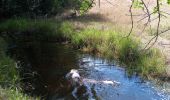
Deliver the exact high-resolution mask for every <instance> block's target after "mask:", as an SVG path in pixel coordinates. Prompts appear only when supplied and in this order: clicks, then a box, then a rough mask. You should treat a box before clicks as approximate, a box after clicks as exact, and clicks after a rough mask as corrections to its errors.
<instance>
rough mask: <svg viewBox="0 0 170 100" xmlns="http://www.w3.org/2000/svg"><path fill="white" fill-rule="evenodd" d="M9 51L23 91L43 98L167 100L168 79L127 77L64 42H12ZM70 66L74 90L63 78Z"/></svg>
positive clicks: (58, 99) (99, 59)
mask: <svg viewBox="0 0 170 100" xmlns="http://www.w3.org/2000/svg"><path fill="white" fill-rule="evenodd" d="M11 54H15V55H13V57H15V59H17V60H18V63H19V65H20V66H21V68H20V70H21V71H20V75H21V77H22V78H23V80H22V83H23V84H22V87H23V89H24V91H25V93H27V94H29V95H32V96H38V97H41V98H42V99H45V100H170V84H169V83H168V82H159V83H157V82H154V81H147V80H142V79H141V78H140V77H138V76H131V77H128V75H127V74H126V71H125V69H124V68H121V67H119V66H117V65H115V64H114V63H112V62H109V61H107V60H106V59H103V58H99V57H95V56H92V55H89V54H83V53H80V52H78V51H76V50H73V49H71V48H70V47H68V46H67V45H61V44H56V43H43V42H28V43H24V44H19V45H18V46H17V45H16V47H15V48H14V49H13V50H11ZM71 69H76V70H78V72H79V74H80V76H81V78H82V80H83V87H82V88H80V89H79V92H78V93H74V90H75V89H74V88H76V87H71V86H70V83H68V82H67V80H66V78H65V76H66V74H67V73H68V72H70V70H71ZM111 83H113V84H111Z"/></svg>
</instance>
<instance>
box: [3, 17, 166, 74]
mask: <svg viewBox="0 0 170 100" xmlns="http://www.w3.org/2000/svg"><path fill="white" fill-rule="evenodd" d="M0 32H1V33H10V35H13V34H15V35H13V37H14V38H16V39H15V41H16V40H17V41H18V40H22V41H23V40H28V41H34V40H43V41H44V40H46V41H56V42H58V41H69V42H71V44H72V45H73V46H74V47H76V48H78V49H81V50H83V51H86V52H92V53H95V54H98V55H101V56H104V57H107V58H109V59H115V60H117V61H118V62H119V64H121V65H123V66H126V67H127V72H128V73H129V74H134V73H138V74H140V75H142V76H146V77H147V76H150V75H151V76H156V75H160V74H162V73H164V70H165V69H164V66H165V60H164V58H163V56H162V54H161V53H160V52H159V51H158V50H156V49H151V50H149V51H141V49H142V44H141V42H140V40H139V39H137V38H134V37H132V36H131V37H128V38H123V36H125V34H124V33H123V31H122V30H120V31H119V30H118V29H116V30H101V29H97V28H86V29H83V30H76V29H75V28H74V26H73V25H72V24H71V23H70V22H61V21H54V20H50V19H48V20H29V19H11V20H8V21H5V22H3V23H1V24H0Z"/></svg>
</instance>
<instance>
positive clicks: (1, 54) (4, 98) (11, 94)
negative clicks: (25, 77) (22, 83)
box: [0, 37, 30, 100]
mask: <svg viewBox="0 0 170 100" xmlns="http://www.w3.org/2000/svg"><path fill="white" fill-rule="evenodd" d="M6 52H7V43H6V42H5V41H4V40H3V38H1V37H0V99H1V100H30V97H28V96H26V95H24V94H22V93H21V89H19V80H20V77H19V72H18V70H17V64H16V62H15V61H14V60H13V59H11V58H10V57H8V56H7V55H6Z"/></svg>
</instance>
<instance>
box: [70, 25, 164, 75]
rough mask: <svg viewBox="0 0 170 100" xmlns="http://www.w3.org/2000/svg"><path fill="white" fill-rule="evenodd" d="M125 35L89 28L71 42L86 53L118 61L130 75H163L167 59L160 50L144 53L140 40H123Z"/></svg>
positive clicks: (77, 34)
mask: <svg viewBox="0 0 170 100" xmlns="http://www.w3.org/2000/svg"><path fill="white" fill-rule="evenodd" d="M123 35H124V33H121V32H119V31H115V30H99V29H94V28H89V29H84V30H83V31H81V32H77V33H76V34H74V35H72V37H71V42H72V44H73V45H74V46H76V47H78V48H80V49H82V50H84V51H88V52H93V53H95V54H100V55H101V56H104V57H107V58H109V59H115V60H117V61H118V62H119V64H121V65H124V66H126V67H127V72H128V73H129V74H130V75H131V74H134V73H138V74H139V75H141V76H144V77H148V76H155V75H161V74H162V73H163V72H164V71H165V68H164V67H165V59H164V57H163V55H162V54H161V53H160V52H159V50H157V49H150V50H149V51H142V50H141V49H142V44H140V43H141V42H140V40H139V39H136V38H133V37H128V38H123V37H122V36H123ZM124 36H125V35H124Z"/></svg>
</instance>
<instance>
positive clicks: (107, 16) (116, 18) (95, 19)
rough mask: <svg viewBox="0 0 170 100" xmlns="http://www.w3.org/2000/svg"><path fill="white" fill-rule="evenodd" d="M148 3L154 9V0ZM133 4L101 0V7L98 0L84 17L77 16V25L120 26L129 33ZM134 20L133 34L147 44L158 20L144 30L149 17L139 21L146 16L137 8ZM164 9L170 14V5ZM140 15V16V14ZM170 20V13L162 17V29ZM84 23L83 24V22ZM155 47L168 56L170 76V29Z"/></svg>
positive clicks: (159, 38) (122, 0) (146, 0)
mask: <svg viewBox="0 0 170 100" xmlns="http://www.w3.org/2000/svg"><path fill="white" fill-rule="evenodd" d="M144 1H145V2H146V4H147V5H148V8H149V10H150V11H152V10H153V7H154V6H155V4H154V2H155V1H154V0H144ZM130 5H131V0H100V7H99V3H98V0H96V4H95V5H94V6H93V8H92V9H91V10H90V11H89V12H88V13H87V14H86V15H85V16H83V17H80V18H77V19H76V20H77V23H76V24H78V25H77V26H80V27H81V26H84V27H87V26H92V27H99V28H101V29H107V28H112V27H119V28H121V29H122V30H127V31H125V32H127V34H128V33H129V32H130V29H131V26H132V24H131V16H130V13H129V8H130ZM132 11H133V14H134V15H136V16H133V20H134V27H133V34H134V35H135V36H137V37H139V38H141V40H142V43H144V45H146V44H147V43H148V42H149V41H150V39H151V38H152V37H153V36H154V35H153V33H154V31H155V30H156V26H157V22H158V21H157V20H153V21H152V22H151V24H150V25H151V29H152V32H153V33H151V31H150V28H149V27H146V30H145V31H142V30H143V28H144V27H145V23H146V22H147V18H146V19H144V20H142V21H139V20H140V19H142V18H143V17H145V16H144V15H142V14H144V12H143V11H142V10H141V9H138V8H135V9H133V10H132ZM162 11H164V12H167V13H169V14H170V6H169V7H168V5H166V4H165V6H163V7H162ZM138 15H140V16H138ZM155 16H156V15H153V16H152V17H151V19H154V18H155ZM168 21H170V15H167V16H166V17H165V18H163V17H162V19H161V25H160V27H161V30H162V29H166V28H168V27H170V24H169V23H168ZM82 23H83V24H82ZM154 47H156V48H159V49H160V50H161V52H163V53H164V55H165V57H166V64H167V65H168V67H167V68H166V69H167V70H166V71H167V73H168V75H169V76H170V31H168V32H166V33H164V34H162V35H161V36H159V37H158V40H157V42H156V43H155V45H154Z"/></svg>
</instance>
